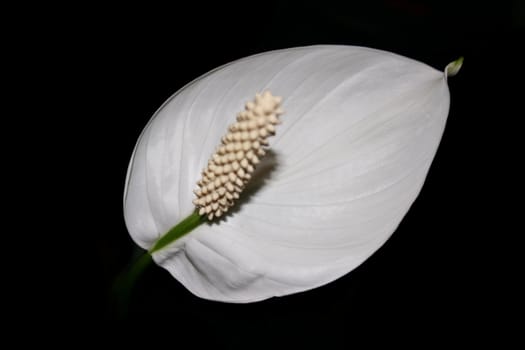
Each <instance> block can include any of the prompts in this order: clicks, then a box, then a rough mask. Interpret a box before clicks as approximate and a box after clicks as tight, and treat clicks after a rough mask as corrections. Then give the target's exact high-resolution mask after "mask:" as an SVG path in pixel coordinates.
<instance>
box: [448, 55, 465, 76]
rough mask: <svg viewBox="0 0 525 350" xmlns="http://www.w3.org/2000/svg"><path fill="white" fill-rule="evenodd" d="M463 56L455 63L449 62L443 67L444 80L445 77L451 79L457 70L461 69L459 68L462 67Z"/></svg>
mask: <svg viewBox="0 0 525 350" xmlns="http://www.w3.org/2000/svg"><path fill="white" fill-rule="evenodd" d="M463 60H464V58H463V56H461V57H460V58H458V59H457V60H455V61H452V62H450V63H449V64H447V66H446V67H445V78H447V77H453V76H454V75H456V74H458V72H459V70H460V69H461V66H462V65H463Z"/></svg>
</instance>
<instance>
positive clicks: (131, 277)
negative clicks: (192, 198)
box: [113, 212, 206, 319]
mask: <svg viewBox="0 0 525 350" xmlns="http://www.w3.org/2000/svg"><path fill="white" fill-rule="evenodd" d="M205 221H206V218H205V217H203V216H200V215H199V214H198V213H197V212H194V213H193V214H191V215H190V216H188V217H187V218H185V219H184V220H182V221H181V222H179V223H178V224H177V225H175V226H174V227H172V228H171V229H170V230H169V231H168V232H166V234H164V235H163V236H162V237H160V239H159V240H158V241H157V242H155V244H154V245H153V246H152V247H151V248H150V250H148V251H147V252H144V253H142V255H141V256H140V257H139V258H138V259H137V260H135V261H134V262H133V263H132V264H131V265H130V268H129V269H128V270H126V271H124V272H123V273H121V274H120V275H119V276H118V277H117V279H116V280H115V283H114V285H113V294H114V296H115V297H116V302H117V312H118V316H119V318H120V319H125V318H126V316H127V312H128V306H129V302H130V300H131V291H132V289H133V286H134V285H135V283H136V281H137V280H138V278H139V277H140V275H142V273H143V272H144V270H146V268H147V267H148V266H149V265H150V264H151V262H152V261H153V258H152V254H153V253H154V252H156V251H158V250H160V249H162V248H164V247H166V246H167V245H169V244H171V243H173V242H175V241H176V240H177V239H179V238H180V237H182V236H184V235H185V234H187V233H189V232H190V231H191V230H193V229H194V228H195V227H197V226H199V225H200V224H202V223H204V222H205Z"/></svg>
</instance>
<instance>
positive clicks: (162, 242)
mask: <svg viewBox="0 0 525 350" xmlns="http://www.w3.org/2000/svg"><path fill="white" fill-rule="evenodd" d="M205 221H206V218H205V217H204V216H201V215H199V213H197V212H193V214H191V215H190V216H188V217H187V218H186V219H184V220H182V221H181V222H179V223H178V224H177V225H175V226H174V227H172V228H171V229H170V230H169V231H168V232H166V234H165V235H164V236H162V237H160V238H159V240H158V241H157V242H155V244H154V245H153V246H152V247H151V248H150V250H148V253H149V254H153V253H155V252H156V251H158V250H160V249H162V248H164V247H166V246H167V245H168V244H170V243H173V242H175V241H176V240H177V239H179V238H180V237H182V236H184V235H185V234H187V233H188V232H190V231H191V230H193V229H194V228H195V227H197V226H199V225H200V224H202V223H203V222H205Z"/></svg>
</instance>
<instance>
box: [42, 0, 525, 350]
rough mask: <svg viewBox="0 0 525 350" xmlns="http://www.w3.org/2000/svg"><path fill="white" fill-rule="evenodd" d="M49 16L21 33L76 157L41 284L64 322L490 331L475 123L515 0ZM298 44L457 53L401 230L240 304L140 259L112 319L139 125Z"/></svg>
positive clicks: (490, 285)
mask: <svg viewBox="0 0 525 350" xmlns="http://www.w3.org/2000/svg"><path fill="white" fill-rule="evenodd" d="M48 10H49V9H48ZM59 10H60V11H64V8H61V9H57V12H56V13H55V16H54V17H52V19H51V17H50V19H49V20H43V24H42V29H43V30H42V31H41V32H40V31H39V30H36V31H35V32H34V36H33V37H34V38H36V40H35V41H34V42H35V45H36V46H35V48H36V51H40V46H39V45H42V46H41V47H42V51H43V53H44V55H45V54H46V53H47V52H49V56H48V57H47V59H44V60H42V61H40V62H41V63H40V64H41V65H42V68H45V71H46V73H45V75H46V77H47V78H48V79H50V80H51V81H54V82H55V83H57V84H58V85H60V87H61V88H62V89H61V92H60V94H61V95H60V96H58V97H59V98H57V96H55V98H56V99H57V100H58V101H59V102H61V104H59V106H60V107H56V109H57V112H62V113H60V115H62V116H63V118H61V119H60V120H57V121H58V122H59V123H60V125H62V126H64V125H65V126H66V129H67V130H69V131H68V132H66V133H63V135H62V136H63V137H64V142H63V143H61V144H60V145H59V146H58V148H57V151H58V152H59V153H60V152H61V151H64V150H70V149H71V148H73V149H74V152H75V154H76V155H75V156H73V157H72V156H70V155H67V154H66V153H65V152H64V157H63V159H62V162H63V164H62V165H64V164H66V167H65V168H66V169H67V170H66V171H65V172H63V173H62V174H61V177H60V178H59V183H60V184H61V187H63V188H62V189H63V190H65V191H66V192H69V193H68V196H67V198H68V199H67V200H66V201H65V203H64V204H65V205H64V208H63V209H62V210H63V212H62V213H63V216H64V217H67V221H65V222H67V224H66V223H64V226H66V227H61V231H65V232H67V238H65V239H64V238H61V239H60V240H61V242H60V243H59V247H60V248H59V249H58V250H59V251H60V252H61V253H60V254H58V260H59V264H58V266H59V267H58V268H57V270H58V271H62V272H60V273H59V275H60V277H59V280H60V283H59V284H57V286H60V287H55V285H48V286H44V289H49V290H50V294H53V295H54V297H55V298H56V299H57V300H58V301H56V303H60V304H62V305H61V306H62V307H63V309H65V310H66V314H67V315H69V316H67V318H66V321H67V320H69V319H70V318H71V320H73V319H78V320H81V321H78V322H84V323H86V324H87V325H86V326H82V329H84V330H88V331H89V332H92V331H93V332H94V331H95V330H96V331H97V333H93V334H98V331H100V330H104V329H106V330H108V329H109V330H110V332H117V330H118V329H120V326H122V325H128V326H129V325H133V328H137V327H141V325H144V329H143V330H142V331H141V332H142V333H132V332H127V333H126V332H124V333H123V334H127V336H129V337H131V338H134V337H138V338H144V339H154V338H155V337H158V336H159V335H158V334H156V333H155V332H154V331H151V330H150V327H152V326H154V327H158V329H164V330H163V331H162V332H161V333H162V335H163V337H164V338H171V337H174V338H177V337H180V338H181V339H182V338H186V337H189V334H190V332H194V331H195V330H198V331H199V332H200V336H199V337H198V338H193V339H197V340H198V341H197V343H200V342H216V344H219V345H223V346H226V347H229V346H234V345H236V344H240V345H242V344H245V345H246V346H248V347H249V346H250V345H248V344H252V343H254V342H255V343H261V342H262V343H268V344H273V343H274V342H275V343H277V342H278V340H277V339H282V338H287V339H289V340H291V341H292V342H298V343H303V342H306V343H313V344H316V343H317V344H325V343H327V342H328V343H334V344H335V343H336V342H340V341H341V342H346V343H343V344H347V345H349V346H350V345H351V344H352V343H351V339H352V336H353V335H355V333H356V332H357V331H356V329H359V328H365V329H370V330H373V329H375V328H376V327H386V328H390V329H394V328H395V329H399V330H400V331H401V333H399V334H401V335H403V336H407V337H408V338H410V337H412V336H413V335H414V334H417V335H423V336H425V337H426V338H427V340H430V341H437V340H444V341H448V340H451V339H453V337H454V336H458V335H459V336H460V337H461V338H462V339H467V340H468V339H471V338H472V337H478V338H479V337H483V336H486V335H488V334H490V330H489V329H490V328H491V327H490V326H488V325H492V324H493V321H494V319H493V315H494V313H495V312H496V313H497V312H498V311H501V310H505V308H506V307H505V306H504V298H502V297H501V296H496V295H495V294H493V293H492V291H494V290H495V289H499V288H500V286H502V285H503V284H502V283H503V277H502V276H501V270H500V269H498V267H497V266H496V265H495V264H493V262H492V259H491V252H490V251H488V250H487V246H489V245H490V246H492V247H493V248H494V249H497V248H496V247H497V246H498V244H499V243H498V241H499V240H498V239H497V238H495V237H497V236H494V231H493V230H492V226H491V223H490V215H491V214H490V208H489V207H490V205H489V204H488V203H486V198H487V196H488V195H489V194H493V192H497V190H496V189H494V188H493V187H492V186H491V184H490V178H491V177H492V175H493V174H495V173H496V172H497V170H496V168H495V166H493V165H494V163H497V162H498V160H497V159H498V156H497V155H496V154H494V153H495V151H494V140H493V139H491V137H490V135H492V133H499V131H500V128H501V127H502V125H503V124H505V123H507V121H508V118H509V114H508V113H507V111H505V106H506V103H504V102H503V101H506V99H510V98H512V97H511V96H512V91H510V89H509V88H507V85H506V84H504V83H503V80H501V81H500V80H498V79H499V78H498V77H499V76H501V75H502V74H507V75H513V74H512V71H511V72H510V73H511V74H508V73H509V67H512V64H513V63H515V62H518V59H517V56H516V55H517V51H516V49H515V48H516V47H518V46H519V43H520V42H521V39H523V38H522V37H521V36H520V33H521V30H522V29H523V5H521V2H519V1H514V2H506V1H499V2H497V3H496V2H494V3H478V2H467V1H465V2H460V1H449V0H447V1H415V0H377V1H360V2H358V1H346V2H333V3H331V2H329V1H318V2H300V3H291V2H288V1H280V2H278V1H270V2H268V3H253V4H248V3H245V4H243V5H240V6H233V5H226V4H215V5H211V6H210V5H205V4H189V5H187V4H185V6H182V4H177V3H175V5H174V7H173V6H170V7H161V6H159V7H157V8H153V9H152V8H147V9H146V8H143V7H142V6H138V5H137V6H135V5H125V6H122V7H119V8H113V7H112V8H110V7H104V6H100V7H90V6H88V5H86V6H85V7H80V6H79V7H75V8H71V9H65V10H66V11H67V12H66V13H67V15H61V14H60V13H61V12H60V11H59ZM52 11H53V10H52ZM44 29H45V30H44ZM311 44H348V45H362V46H370V47H374V48H378V49H383V50H388V51H393V52H395V53H398V54H401V55H405V56H408V57H411V58H414V59H417V60H420V61H423V62H425V63H427V64H429V65H431V66H433V67H436V68H439V69H442V68H443V67H444V66H445V65H446V64H447V63H448V62H450V61H452V60H454V59H456V58H457V57H459V56H464V57H465V62H464V66H463V68H462V70H461V72H460V73H459V75H458V76H456V77H454V78H452V79H450V80H449V82H450V83H449V86H450V91H451V96H452V102H451V109H450V115H449V119H448V124H447V128H446V130H445V134H444V136H443V140H442V143H441V146H440V148H439V151H438V153H437V155H436V158H435V160H434V163H433V165H432V168H431V170H430V173H429V176H428V178H427V181H426V183H425V186H424V188H423V190H422V192H421V194H420V196H419V198H418V199H417V200H416V202H415V203H414V205H413V206H412V208H411V209H410V211H409V213H408V214H407V216H406V217H405V219H404V220H403V222H402V223H401V225H400V227H399V228H398V230H397V231H396V232H395V234H394V235H393V236H392V237H391V238H390V240H389V241H388V242H387V243H386V244H385V245H384V246H383V247H382V248H381V249H380V250H379V251H377V252H376V253H375V254H374V255H373V256H372V257H371V258H370V259H368V260H367V261H366V262H365V263H363V264H362V265H361V266H360V267H358V268H357V269H355V270H354V271H352V272H351V273H349V274H347V275H346V276H344V277H343V278H340V279H339V280H337V281H335V282H333V283H330V284H329V285H327V286H324V287H321V288H317V289H315V290H312V291H308V292H304V293H300V294H297V295H292V296H287V297H282V298H273V299H270V300H267V301H263V302H259V303H255V304H247V305H234V304H222V303H216V302H211V301H206V300H202V299H199V298H197V297H195V296H193V295H192V294H190V293H189V292H188V291H187V290H186V289H185V288H184V287H182V286H181V285H180V284H179V283H178V282H177V281H176V280H175V279H173V278H172V277H171V276H170V275H169V274H168V273H167V272H166V271H164V270H163V269H161V268H158V267H156V266H152V267H151V268H150V269H149V270H148V271H147V272H146V273H145V275H144V277H143V278H142V279H141V280H140V282H139V283H138V284H137V286H136V290H135V295H134V298H133V300H132V304H131V313H130V315H129V317H128V319H127V320H126V321H124V323H123V322H119V321H117V320H116V319H115V318H114V314H113V312H112V307H111V305H108V303H107V291H108V289H109V287H110V285H111V283H112V281H113V280H114V278H115V276H116V275H117V273H118V272H120V271H121V270H122V269H123V268H124V267H125V266H126V264H127V263H128V262H129V261H130V259H131V256H132V254H133V250H134V249H135V248H134V244H133V242H132V240H131V239H130V237H129V236H128V234H127V231H126V228H125V224H124V220H123V215H122V193H123V187H124V178H125V174H126V167H127V164H128V161H129V158H130V156H131V152H132V150H133V147H134V144H135V141H136V140H137V138H138V136H139V133H140V131H141V130H142V128H143V127H144V126H145V124H146V122H147V121H148V119H149V118H150V117H151V115H152V114H153V113H154V112H155V110H156V109H157V108H158V107H159V106H160V105H161V104H162V103H163V102H164V101H165V100H166V99H167V98H168V97H169V96H170V95H172V94H173V93H174V92H176V91H177V90H178V89H180V88H181V87H182V86H184V85H185V84H186V83H188V82H189V81H191V80H193V79H194V78H196V77H198V76H200V75H201V74H203V73H206V72H207V71H209V70H210V69H212V68H215V67H217V66H219V65H222V64H224V63H227V62H229V61H232V60H235V59H238V58H241V57H244V56H247V55H251V54H254V53H258V52H262V51H267V50H273V49H279V48H286V47H292V46H301V45H311ZM41 53H42V52H41ZM54 72H60V79H58V78H56V79H57V80H55V75H54ZM64 112H65V113H64ZM57 115H58V113H57ZM487 160H488V161H487ZM68 225H69V226H68ZM70 228H72V229H71V230H70ZM500 230H502V229H501V228H500ZM498 232H499V231H498ZM488 243H490V244H488ZM495 286H498V287H495ZM55 298H53V303H55V301H54V300H55ZM50 300H51V299H50ZM44 303H45V302H44ZM54 306H55V304H53V305H52V307H51V309H53V308H54ZM72 322H73V321H72ZM75 322H76V321H75ZM84 323H82V324H84ZM73 324H76V323H73ZM79 325H80V323H79ZM356 327H357V328H356ZM166 328H169V329H170V330H168V331H167V330H166ZM146 329H148V330H146ZM170 332H171V333H170ZM139 334H140V335H139ZM161 338H162V337H161ZM377 338H378V339H380V338H381V337H380V335H379V334H378V336H377ZM371 340H377V339H375V338H371Z"/></svg>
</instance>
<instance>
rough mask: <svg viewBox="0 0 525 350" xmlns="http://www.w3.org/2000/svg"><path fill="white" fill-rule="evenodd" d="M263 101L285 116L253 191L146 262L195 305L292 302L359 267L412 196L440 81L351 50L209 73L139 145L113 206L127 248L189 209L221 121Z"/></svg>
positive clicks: (306, 52) (330, 49)
mask: <svg viewBox="0 0 525 350" xmlns="http://www.w3.org/2000/svg"><path fill="white" fill-rule="evenodd" d="M174 69H176V67H174ZM265 90H270V91H272V93H273V94H275V95H278V96H282V97H283V104H282V108H283V109H284V110H285V111H286V118H285V121H284V122H283V123H282V124H281V125H280V127H279V132H278V133H277V135H276V136H275V137H274V138H273V139H272V147H271V151H272V152H269V154H267V155H266V156H265V157H264V158H263V160H262V161H261V163H260V164H259V165H258V168H257V170H256V172H255V173H254V174H253V178H252V180H251V181H250V183H249V184H248V186H247V187H248V188H250V190H248V188H247V189H246V191H245V192H243V195H242V197H243V198H241V199H240V203H239V205H236V206H235V207H234V208H236V209H233V208H232V210H230V211H229V212H228V213H227V214H226V215H224V216H223V220H220V221H217V222H213V223H204V224H202V225H200V226H199V227H197V228H196V229H195V230H194V231H192V232H191V233H190V234H188V235H186V236H184V237H183V238H181V239H180V240H178V241H177V242H175V243H174V244H172V245H170V246H168V247H166V248H164V249H162V250H160V251H158V252H155V253H154V255H153V257H154V259H155V261H156V262H157V264H159V265H161V266H162V267H164V268H166V269H167V270H168V271H169V272H170V273H171V274H172V275H173V276H174V277H175V278H176V279H177V280H178V281H180V282H181V283H182V284H183V285H184V286H186V287H187V288H188V289H189V290H190V291H191V292H193V293H194V294H196V295H198V296H201V297H203V298H208V299H214V300H222V301H230V302H249V301H256V300H262V299H265V298H269V297H271V296H280V295H286V294H290V293H295V292H300V291H304V290H307V289H311V288H314V287H318V286H320V285H323V284H326V283H328V282H330V281H333V280H334V279H336V278H338V277H340V276H342V275H344V274H346V273H348V272H349V271H351V270H352V269H354V268H355V267H357V266H358V265H359V264H361V263H362V262H363V261H364V260H366V259H367V258H368V257H369V256H370V255H371V254H372V253H373V252H374V251H376V250H377V249H378V248H379V247H380V246H381V245H382V244H383V243H384V242H385V241H386V240H387V239H388V237H390V235H391V234H392V233H393V232H394V230H395V229H396V227H397V226H398V224H399V223H400V221H401V219H402V218H403V216H404V215H405V214H406V212H407V211H408V209H409V207H410V205H411V204H412V202H413V201H414V199H415V198H416V196H417V195H418V193H419V191H420V189H421V187H422V185H423V182H424V180H425V176H426V174H427V172H428V169H429V167H430V164H431V162H432V159H433V157H434V154H435V152H436V149H437V147H438V144H439V141H440V138H441V135H442V133H443V130H444V127H445V122H446V118H447V114H448V108H449V92H448V87H447V83H446V78H445V74H444V73H443V72H440V71H437V70H435V69H433V68H431V67H429V66H427V65H425V64H422V63H420V62H417V61H414V60H411V59H408V58H405V57H401V56H398V55H395V54H392V53H388V52H384V51H378V50H373V49H367V48H362V47H351V46H312V47H303V48H295V49H287V50H280V51H273V52H267V53H263V54H259V55H255V56H251V57H247V58H243V59H241V60H238V61H235V62H233V63H230V64H227V65H225V66H223V67H220V68H218V69H216V70H214V71H212V72H210V73H208V74H206V75H204V76H202V77H200V78H198V79H197V80H195V81H193V82H192V83H190V84H188V85H187V86H185V87H184V88H183V89H181V90H180V91H178V92H177V93H176V94H174V95H173V96H172V97H171V98H170V99H169V100H168V101H167V102H166V103H165V104H164V105H163V106H162V107H161V108H160V109H159V110H158V111H157V113H155V115H154V116H153V118H152V119H151V121H150V122H149V123H148V125H147V126H146V128H145V129H144V131H143V132H142V135H141V136H140V138H139V140H138V143H137V145H136V148H135V150H134V153H133V156H132V159H131V163H130V166H129V171H128V178H127V184H126V191H125V196H124V213H125V219H126V224H127V227H128V230H129V232H130V234H131V236H132V238H133V239H134V240H135V242H136V243H137V244H138V245H140V246H141V247H143V248H146V249H147V248H150V247H151V246H152V244H153V243H154V242H155V241H156V240H157V239H158V238H159V236H161V235H162V234H164V233H165V232H167V231H168V230H169V229H170V228H171V227H173V226H174V225H175V224H177V223H178V222H179V221H180V220H182V219H183V218H185V217H186V216H188V215H189V214H191V213H192V212H193V211H194V210H195V209H194V205H193V203H192V200H193V199H194V194H193V193H192V191H193V189H194V188H195V181H197V180H198V179H199V178H200V175H201V172H202V169H204V168H205V167H206V165H207V160H208V157H209V156H210V155H211V154H213V152H214V151H215V147H216V145H217V144H219V143H220V141H221V137H222V136H223V135H224V133H225V131H226V130H227V127H228V125H229V124H230V123H231V118H232V115H235V114H236V112H237V111H239V109H240V108H242V106H243V104H244V103H245V102H246V101H248V100H250V99H251V98H253V94H254V93H255V92H257V91H265ZM252 184H253V185H252ZM421 234H425V232H421Z"/></svg>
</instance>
